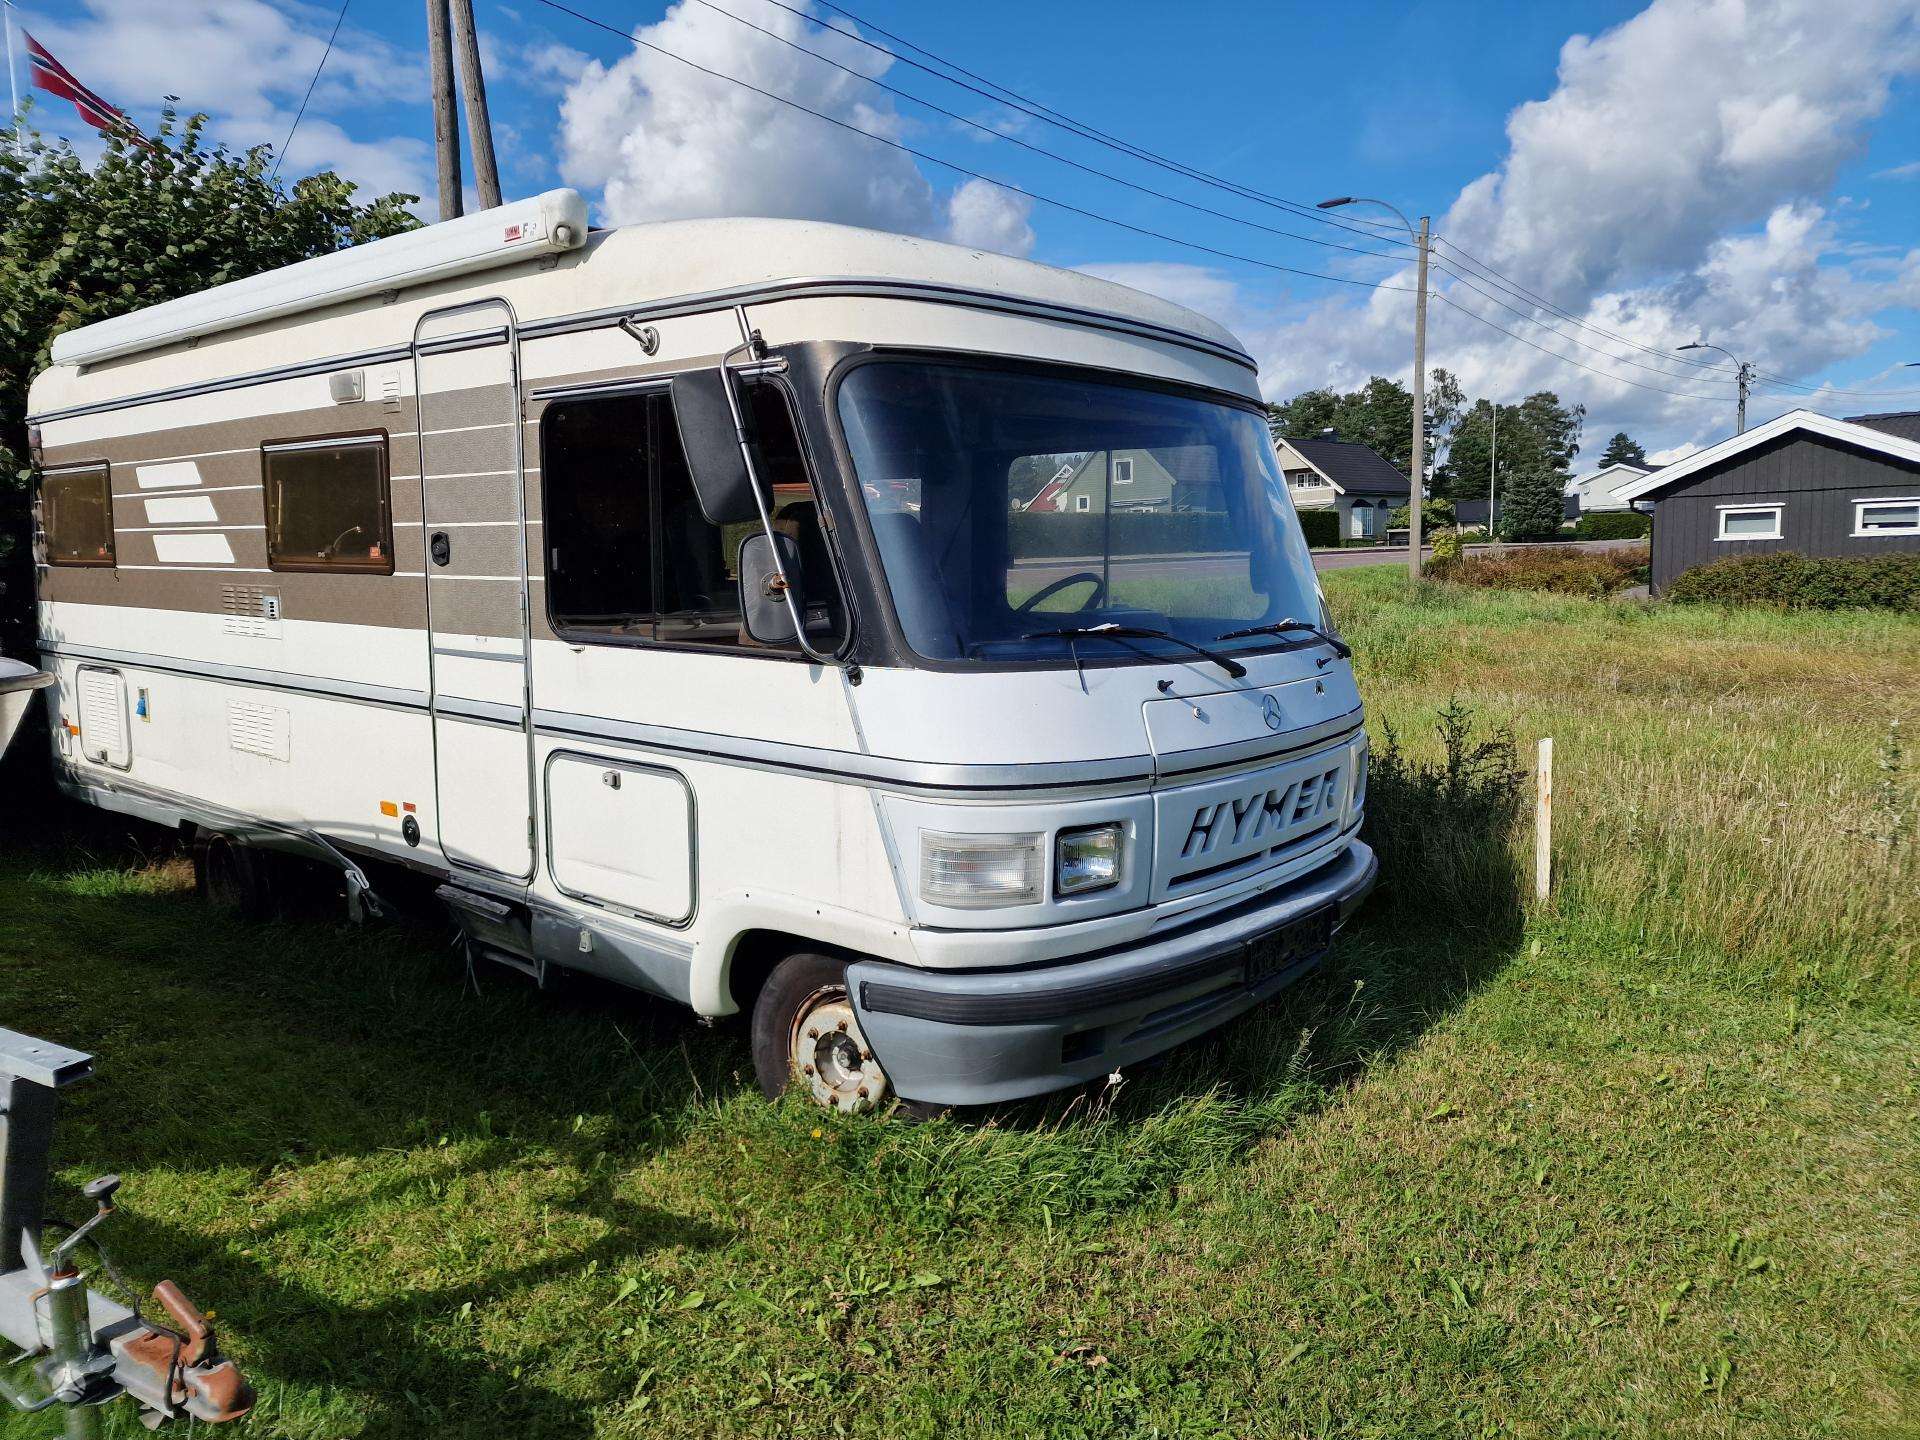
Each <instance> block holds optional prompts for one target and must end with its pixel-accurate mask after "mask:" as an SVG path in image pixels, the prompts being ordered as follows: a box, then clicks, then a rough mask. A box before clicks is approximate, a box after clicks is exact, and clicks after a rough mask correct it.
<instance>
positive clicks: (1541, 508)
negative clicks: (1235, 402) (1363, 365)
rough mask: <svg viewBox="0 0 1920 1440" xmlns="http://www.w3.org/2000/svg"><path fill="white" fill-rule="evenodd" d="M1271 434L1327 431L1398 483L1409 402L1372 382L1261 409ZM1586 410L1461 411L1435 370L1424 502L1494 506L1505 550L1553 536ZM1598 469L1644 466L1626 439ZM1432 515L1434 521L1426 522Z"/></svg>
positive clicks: (1487, 407)
mask: <svg viewBox="0 0 1920 1440" xmlns="http://www.w3.org/2000/svg"><path fill="white" fill-rule="evenodd" d="M1267 414H1268V419H1269V423H1270V424H1271V425H1272V427H1273V433H1274V434H1275V435H1276V436H1278V437H1280V438H1283V439H1303V440H1304V439H1312V438H1313V437H1314V436H1316V435H1319V434H1322V433H1323V432H1324V431H1326V430H1329V429H1331V430H1334V431H1336V432H1337V433H1338V434H1339V437H1340V438H1341V439H1342V440H1351V441H1354V442H1357V443H1358V444H1361V445H1365V446H1367V447H1368V448H1369V449H1371V450H1374V451H1375V452H1377V453H1378V454H1380V455H1381V456H1383V457H1384V458H1385V459H1386V460H1388V461H1389V462H1391V463H1392V464H1393V466H1394V468H1395V469H1397V470H1399V471H1400V472H1401V473H1402V474H1405V473H1406V472H1407V469H1408V466H1409V464H1410V463H1411V460H1412V455H1413V394H1412V392H1411V391H1409V390H1408V389H1407V387H1406V386H1404V385H1402V384H1401V383H1400V382H1399V381H1397V380H1390V379H1387V378H1386V377H1384V376H1380V375H1375V376H1373V377H1372V378H1371V379H1369V380H1368V381H1367V383H1366V384H1364V385H1362V386H1360V387H1359V388H1358V389H1357V390H1352V391H1346V392H1342V391H1338V390H1332V389H1324V388H1323V389H1317V390H1306V391H1302V392H1301V393H1300V394H1298V395H1296V396H1294V397H1293V398H1292V399H1291V400H1287V401H1284V402H1282V403H1280V404H1277V405H1269V406H1268V407H1267ZM1586 416H1587V407H1586V406H1584V405H1578V404H1574V405H1569V404H1567V403H1566V402H1565V401H1563V400H1562V399H1561V398H1560V396H1559V395H1558V394H1556V393H1555V392H1554V391H1552V390H1537V391H1535V392H1534V393H1533V394H1531V395H1529V396H1527V397H1526V398H1525V399H1524V400H1522V401H1520V402H1519V403H1518V404H1517V405H1498V406H1496V405H1495V404H1494V402H1492V401H1490V400H1485V399H1476V400H1471V401H1469V400H1468V399H1467V397H1466V394H1465V392H1464V391H1463V390H1462V388H1461V385H1460V382H1459V379H1458V377H1456V376H1455V375H1453V374H1452V373H1451V372H1449V371H1447V370H1441V369H1436V370H1435V371H1433V373H1432V375H1431V376H1430V377H1429V379H1428V381H1427V396H1426V436H1427V468H1426V474H1425V476H1424V477H1423V479H1424V485H1425V490H1426V493H1427V495H1428V496H1430V497H1432V498H1433V499H1436V500H1448V501H1455V502H1457V501H1461V500H1485V499H1486V498H1487V497H1488V493H1489V491H1490V490H1491V491H1492V492H1494V494H1495V496H1496V498H1497V505H1496V510H1497V513H1498V516H1499V529H1500V533H1501V534H1502V535H1503V536H1505V537H1506V538H1507V539H1510V540H1533V539H1551V538H1552V537H1553V536H1555V535H1558V534H1559V533H1560V524H1561V517H1562V514H1563V508H1564V507H1563V503H1562V497H1563V496H1564V494H1565V493H1566V487H1567V482H1568V481H1569V480H1570V479H1572V477H1573V461H1574V457H1575V456H1577V455H1578V454H1579V453H1580V435H1581V430H1582V428H1583V427H1584V425H1585V424H1586ZM1602 459H1603V461H1604V462H1605V463H1608V464H1612V463H1616V462H1625V463H1628V464H1634V465H1644V464H1645V463H1646V451H1645V450H1643V449H1642V448H1641V447H1640V446H1639V445H1638V444H1636V443H1635V442H1634V441H1633V439H1632V438H1631V437H1629V436H1628V435H1626V434H1625V433H1624V432H1623V433H1621V434H1617V435H1615V436H1614V437H1613V439H1612V440H1611V441H1609V442H1608V444H1607V449H1606V453H1605V454H1604V455H1603V456H1602ZM1428 513H1432V512H1428Z"/></svg>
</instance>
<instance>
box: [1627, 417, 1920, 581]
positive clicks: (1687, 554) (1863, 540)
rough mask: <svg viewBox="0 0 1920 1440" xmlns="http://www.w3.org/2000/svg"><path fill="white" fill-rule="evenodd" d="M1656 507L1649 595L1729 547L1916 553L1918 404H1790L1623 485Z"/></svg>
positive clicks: (1734, 550) (1742, 551)
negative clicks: (1841, 416) (1898, 408)
mask: <svg viewBox="0 0 1920 1440" xmlns="http://www.w3.org/2000/svg"><path fill="white" fill-rule="evenodd" d="M1621 493H1622V494H1623V496H1624V497H1625V498H1626V499H1628V500H1630V501H1632V502H1633V505H1634V508H1635V509H1639V510H1651V511H1652V512H1653V591H1654V593H1655V594H1659V593H1660V592H1661V591H1662V590H1664V589H1665V588H1666V587H1667V586H1668V585H1669V584H1671V583H1672V581H1673V578H1674V577H1675V576H1676V575H1678V574H1679V573H1680V572H1681V571H1683V570H1689V569H1692V568H1693V567H1694V566H1695V565H1704V564H1706V563H1707V562H1708V561H1711V560H1721V559H1725V558H1726V557H1728V556H1730V555H1751V554H1764V553H1767V552H1769V551H1774V550H1791V551H1793V552H1795V553H1797V554H1801V555H1884V554H1888V553H1892V552H1899V551H1920V412H1907V413H1904V414H1898V415H1859V416H1855V417H1854V418H1852V419H1850V420H1836V419H1833V418H1832V417H1831V416H1827V415H1816V414H1815V413H1813V412H1812V411H1811V410H1794V411H1791V412H1789V413H1788V414H1785V415H1782V416H1780V417H1779V418H1778V419H1776V420H1769V421H1768V422H1767V423H1766V424H1764V425H1758V426H1755V427H1754V428H1753V429H1751V430H1749V431H1747V432H1746V433H1745V434H1744V435H1736V436H1734V437H1733V438H1732V439H1729V440H1723V441H1721V442H1720V443H1719V444H1718V445H1713V446H1710V447H1708V448H1707V449H1705V450H1700V451H1697V452H1695V453H1694V454H1692V455H1689V456H1687V458H1686V459H1684V460H1677V461H1675V462H1673V463H1672V464H1670V465H1668V466H1666V467H1664V468H1663V469H1660V470H1656V471H1654V472H1653V473H1652V474H1651V475H1649V476H1647V478H1646V479H1645V480H1642V481H1640V482H1638V483H1637V484H1635V485H1634V486H1632V487H1630V488H1628V489H1627V490H1624V491H1622V492H1621Z"/></svg>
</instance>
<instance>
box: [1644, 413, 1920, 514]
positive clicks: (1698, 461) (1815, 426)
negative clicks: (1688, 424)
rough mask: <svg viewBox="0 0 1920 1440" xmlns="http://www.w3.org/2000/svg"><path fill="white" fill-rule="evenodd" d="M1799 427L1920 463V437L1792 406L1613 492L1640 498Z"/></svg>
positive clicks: (1849, 443)
mask: <svg viewBox="0 0 1920 1440" xmlns="http://www.w3.org/2000/svg"><path fill="white" fill-rule="evenodd" d="M1796 431H1798V432H1802V433H1805V434H1809V435H1819V436H1822V437H1824V438H1826V439H1828V440H1838V441H1840V442H1841V443H1843V444H1847V445H1854V446H1858V447H1859V448H1860V449H1863V450H1870V451H1872V452H1873V453H1875V454H1877V455H1885V456H1887V457H1888V458H1890V459H1894V460H1905V461H1908V462H1910V463H1912V464H1916V465H1920V439H1912V440H1909V439H1905V438H1903V437H1902V436H1899V435H1895V434H1891V433H1889V432H1887V431H1885V430H1877V429H1874V428H1873V427H1872V426H1869V425H1863V424H1860V423H1858V422H1857V421H1854V420H1836V419H1834V418H1833V417H1832V416H1831V415H1821V414H1817V413H1816V412H1814V411H1812V410H1789V411H1788V412H1787V413H1786V414H1784V415H1780V416H1776V417H1775V418H1774V419H1772V420H1769V421H1767V423H1766V424H1764V425H1756V426H1754V428H1753V429H1751V430H1749V431H1747V432H1746V434H1744V435H1733V436H1729V437H1728V438H1727V439H1725V440H1722V441H1721V442H1720V443H1719V444H1718V445H1709V446H1708V447H1707V448H1706V449H1704V450H1696V451H1694V452H1693V454H1691V455H1689V456H1687V458H1686V459H1684V460H1675V461H1674V462H1673V463H1672V464H1670V465H1666V466H1663V467H1662V468H1661V469H1659V470H1656V471H1654V472H1653V473H1652V474H1651V475H1649V476H1647V477H1646V478H1645V479H1644V480H1636V481H1635V482H1634V483H1633V484H1631V485H1626V486H1622V487H1621V488H1620V489H1619V490H1616V491H1615V492H1614V494H1615V496H1616V497H1618V498H1619V499H1621V500H1638V499H1640V498H1641V497H1643V496H1646V495H1651V494H1653V493H1654V492H1655V491H1657V490H1664V489H1666V487H1667V486H1669V485H1672V484H1674V483H1675V482H1676V481H1679V480H1684V479H1686V478H1687V477H1688V476H1689V475H1697V474H1699V473H1700V472H1701V471H1702V470H1705V469H1708V468H1709V467H1711V466H1714V465H1718V464H1721V463H1722V462H1723V461H1726V460H1730V459H1732V458H1733V457H1735V456H1736V455H1741V454H1744V453H1745V452H1746V451H1748V450H1752V449H1754V448H1755V447H1757V446H1760V445H1765V444H1766V443H1767V442H1768V441H1770V440H1777V439H1779V438H1780V437H1781V436H1782V435H1791V434H1793V433H1795V432H1796Z"/></svg>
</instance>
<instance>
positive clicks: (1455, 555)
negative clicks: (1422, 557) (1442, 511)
mask: <svg viewBox="0 0 1920 1440" xmlns="http://www.w3.org/2000/svg"><path fill="white" fill-rule="evenodd" d="M1461 543H1462V542H1461V540H1460V532H1459V531H1458V530H1455V529H1452V528H1451V527H1449V528H1448V529H1445V530H1441V531H1438V532H1437V533H1435V535H1434V537H1433V563H1434V564H1436V565H1452V564H1454V563H1456V562H1457V561H1458V560H1459V559H1460V556H1461V553H1462V551H1461Z"/></svg>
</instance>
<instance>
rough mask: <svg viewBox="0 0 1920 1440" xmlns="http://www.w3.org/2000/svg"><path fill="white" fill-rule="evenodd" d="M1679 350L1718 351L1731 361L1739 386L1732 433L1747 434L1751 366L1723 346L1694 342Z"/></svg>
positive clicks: (1751, 382) (1751, 386) (1702, 341)
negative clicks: (1737, 404) (1738, 397)
mask: <svg viewBox="0 0 1920 1440" xmlns="http://www.w3.org/2000/svg"><path fill="white" fill-rule="evenodd" d="M1680 348H1681V349H1682V350H1718V351H1719V352H1720V353H1721V354H1722V355H1724V356H1726V357H1727V358H1728V359H1729V360H1731V361H1733V363H1734V365H1735V366H1736V367H1737V368H1736V369H1735V370H1734V372H1733V373H1734V379H1735V380H1737V381H1738V382H1739V384H1740V408H1739V410H1738V411H1737V412H1735V418H1734V428H1733V433H1734V434H1736V435H1744V434H1746V433H1747V395H1748V394H1749V393H1750V392H1751V391H1752V389H1753V366H1751V365H1749V364H1748V363H1747V362H1746V361H1744V360H1742V359H1741V358H1740V357H1739V356H1738V355H1736V354H1734V353H1733V352H1732V351H1731V350H1728V349H1726V348H1725V347H1724V346H1720V345H1709V344H1707V342H1706V341H1704V340H1696V341H1694V342H1693V343H1692V344H1691V345H1682V346H1681V347H1680Z"/></svg>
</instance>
